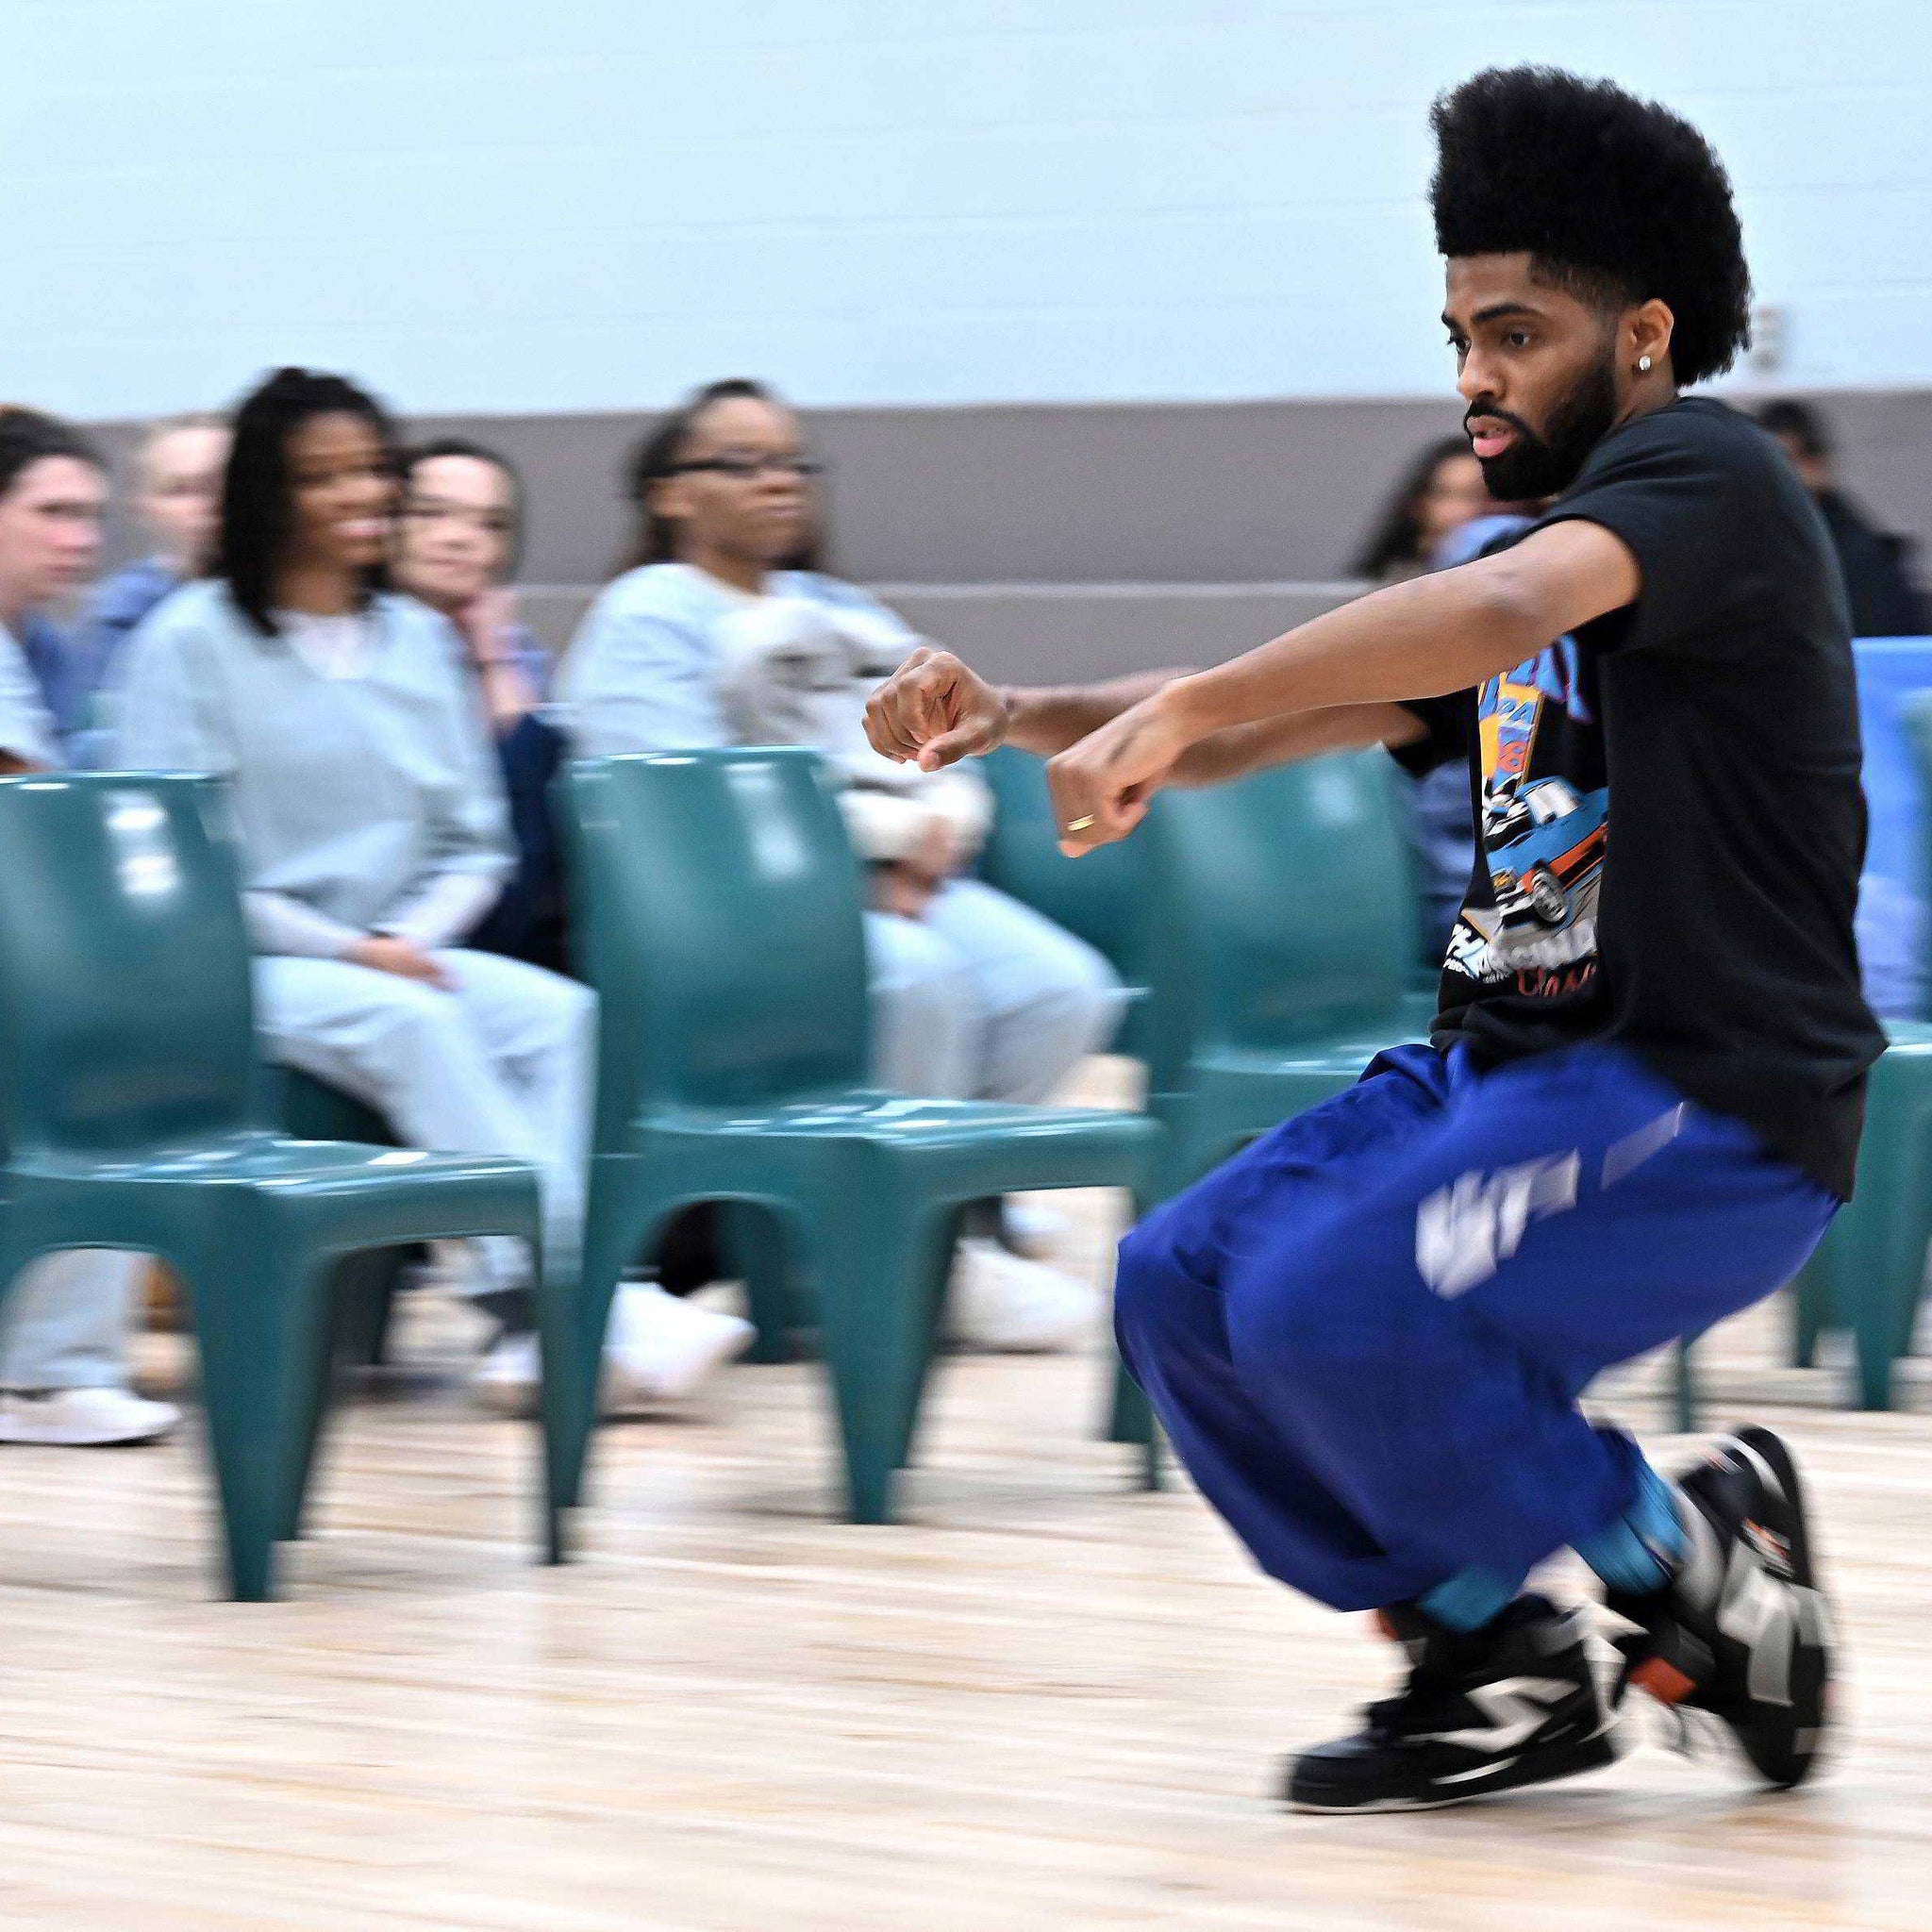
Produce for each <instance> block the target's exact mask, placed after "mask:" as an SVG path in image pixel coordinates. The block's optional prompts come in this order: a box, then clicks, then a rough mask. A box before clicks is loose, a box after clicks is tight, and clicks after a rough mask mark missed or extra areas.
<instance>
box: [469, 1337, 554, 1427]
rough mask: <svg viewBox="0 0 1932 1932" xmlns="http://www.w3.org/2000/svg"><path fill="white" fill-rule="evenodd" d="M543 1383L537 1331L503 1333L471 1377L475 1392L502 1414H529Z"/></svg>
mask: <svg viewBox="0 0 1932 1932" xmlns="http://www.w3.org/2000/svg"><path fill="white" fill-rule="evenodd" d="M542 1382H543V1352H542V1349H541V1346H540V1345H539V1343H538V1341H537V1331H536V1330H535V1329H534V1328H526V1329H525V1330H524V1331H523V1333H522V1334H520V1335H499V1336H498V1337H497V1338H496V1340H495V1341H493V1342H491V1344H490V1347H489V1348H488V1350H486V1351H485V1353H484V1357H483V1359H482V1360H481V1361H480V1362H478V1363H477V1364H476V1367H475V1372H474V1373H473V1374H471V1376H470V1389H471V1392H472V1393H473V1394H474V1395H475V1398H476V1400H477V1401H478V1402H480V1403H481V1404H482V1405H483V1406H484V1407H485V1408H493V1409H495V1410H496V1411H497V1412H498V1413H499V1414H502V1415H529V1414H531V1413H533V1412H534V1410H535V1409H536V1407H537V1391H538V1390H539V1389H540V1388H541V1386H542Z"/></svg>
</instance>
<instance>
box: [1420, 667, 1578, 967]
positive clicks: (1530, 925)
mask: <svg viewBox="0 0 1932 1932" xmlns="http://www.w3.org/2000/svg"><path fill="white" fill-rule="evenodd" d="M1577 673H1578V662H1577V655H1576V646H1575V644H1574V641H1572V640H1570V639H1568V638H1564V639H1562V640H1561V641H1558V642H1557V643H1556V644H1553V645H1551V646H1550V648H1549V649H1548V650H1545V651H1541V652H1539V653H1538V655H1537V656H1536V657H1534V658H1530V659H1529V660H1528V661H1527V662H1526V663H1524V664H1520V665H1518V666H1517V667H1516V668H1515V669H1514V670H1513V671H1508V672H1505V673H1504V674H1503V675H1502V676H1500V677H1496V678H1492V679H1491V681H1490V682H1489V683H1488V684H1487V685H1485V686H1484V688H1483V690H1482V692H1481V694H1480V697H1479V700H1478V704H1477V718H1478V722H1479V725H1480V732H1481V738H1480V754H1481V759H1482V811H1481V819H1480V822H1479V824H1478V825H1477V833H1478V837H1479V840H1480V844H1481V850H1482V861H1481V864H1482V870H1483V872H1484V873H1485V874H1487V880H1488V885H1489V889H1490V890H1489V892H1488V894H1487V898H1488V901H1489V903H1488V904H1483V903H1481V902H1480V896H1478V897H1476V898H1475V899H1474V900H1473V903H1471V904H1469V905H1467V906H1465V907H1464V908H1463V912H1462V917H1461V919H1460V921H1459V922H1458V923H1457V928H1456V933H1455V936H1454V938H1453V939H1452V940H1451V942H1450V947H1449V958H1448V964H1449V967H1450V969H1451V971H1453V972H1458V973H1462V974H1467V975H1468V976H1469V977H1470V978H1472V979H1476V980H1481V981H1485V982H1493V981H1497V980H1503V979H1508V978H1514V979H1515V980H1516V982H1517V985H1518V989H1519V990H1520V991H1524V992H1541V991H1550V992H1552V993H1555V992H1557V991H1574V990H1576V989H1577V988H1578V986H1579V985H1580V983H1581V982H1582V980H1583V979H1584V978H1585V977H1587V976H1588V975H1589V974H1593V972H1594V969H1595V961H1596V917H1597V899H1598V895H1599V892H1600V890H1601V887H1602V882H1603V867H1604V852H1605V847H1606V843H1607V837H1608V816H1609V789H1608V787H1607V785H1601V784H1599V785H1597V786H1595V787H1593V788H1586V787H1585V786H1582V785H1579V783H1578V782H1577V781H1576V779H1575V777H1574V774H1573V775H1564V776H1559V775H1557V773H1556V772H1555V771H1553V770H1551V769H1550V767H1551V766H1552V765H1554V764H1556V763H1557V762H1558V758H1557V746H1556V745H1555V744H1554V743H1552V742H1549V739H1550V726H1551V725H1552V724H1557V726H1559V727H1560V726H1562V725H1565V724H1569V723H1571V722H1572V721H1574V722H1577V723H1588V722H1591V719H1590V712H1589V708H1588V702H1587V699H1586V698H1585V696H1584V693H1583V691H1582V689H1581V682H1580V679H1579V677H1578V675H1577ZM1559 735H1560V734H1559ZM1540 754H1541V756H1540Z"/></svg>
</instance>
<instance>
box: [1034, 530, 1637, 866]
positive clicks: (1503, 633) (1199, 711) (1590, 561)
mask: <svg viewBox="0 0 1932 1932" xmlns="http://www.w3.org/2000/svg"><path fill="white" fill-rule="evenodd" d="M1641 588H1642V579H1641V572H1640V571H1639V569H1638V565H1637V559H1636V558H1635V557H1634V556H1632V554H1631V553H1630V551H1629V549H1628V548H1627V547H1626V546H1625V545H1624V541H1623V540H1622V539H1621V538H1618V537H1615V536H1613V535H1611V533H1610V532H1609V531H1608V530H1607V529H1605V528H1603V527H1602V525H1597V524H1591V523H1587V522H1576V521H1572V522H1569V523H1561V524H1553V525H1550V526H1549V527H1548V528H1546V529H1541V530H1539V531H1537V532H1536V534H1535V535H1534V536H1531V537H1527V538H1525V539H1524V541H1522V542H1521V543H1519V544H1517V545H1516V546H1515V548H1514V549H1511V550H1507V551H1504V552H1501V553H1500V554H1499V555H1497V556H1495V557H1486V558H1478V559H1477V560H1476V561H1475V562H1474V563H1465V564H1462V565H1459V566H1458V567H1457V568H1456V569H1454V570H1445V571H1439V572H1437V573H1436V574H1435V575H1433V576H1425V577H1417V578H1414V579H1412V580H1411V581H1410V582H1408V583H1406V584H1396V585H1393V586H1391V588H1390V589H1388V590H1386V591H1376V592H1374V594H1373V595H1372V596H1367V597H1363V598H1361V599H1360V600H1359V601H1358V602H1357V603H1354V604H1345V605H1343V606H1342V607H1341V609H1339V610H1330V611H1327V612H1325V613H1324V615H1322V616H1320V617H1317V618H1314V619H1312V620H1311V621H1310V622H1309V623H1307V624H1304V625H1298V626H1297V627H1296V628H1295V629H1293V630H1291V631H1289V632H1287V633H1286V634H1285V635H1284V636H1282V637H1278V638H1275V639H1274V641H1272V642H1269V643H1265V644H1262V645H1260V646H1259V647H1258V648H1257V649H1256V650H1253V651H1250V652H1248V653H1247V654H1246V655H1245V656H1244V657H1241V658H1234V659H1232V660H1231V661H1230V662H1228V663H1226V664H1223V665H1220V666H1218V667H1217V668H1216V669H1214V670H1212V671H1202V672H1197V673H1196V674H1195V675H1192V676H1191V677H1179V678H1176V679H1174V682H1173V683H1172V684H1168V685H1165V686H1163V687H1162V688H1161V689H1160V690H1159V691H1156V692H1155V693H1154V695H1153V696H1152V697H1150V698H1146V699H1144V700H1142V702H1141V703H1140V704H1138V705H1136V706H1135V707H1134V708H1132V709H1131V710H1128V711H1123V712H1122V713H1121V715H1120V716H1119V717H1117V718H1115V719H1113V720H1112V721H1111V722H1110V723H1108V724H1103V725H1101V726H1100V728H1099V729H1098V730H1096V731H1093V732H1091V733H1089V735H1088V736H1087V737H1085V738H1083V739H1082V740H1081V741H1079V742H1078V743H1077V744H1074V745H1072V746H1070V747H1069V748H1068V749H1067V750H1065V751H1063V752H1061V753H1060V754H1059V755H1058V757H1057V758H1055V759H1054V760H1053V762H1052V764H1051V765H1050V766H1049V767H1048V778H1049V780H1050V782H1051V784H1052V786H1053V794H1054V807H1055V815H1056V816H1057V817H1058V820H1059V823H1060V827H1061V830H1062V832H1063V833H1064V835H1065V837H1064V839H1063V841H1062V843H1063V845H1064V847H1065V849H1066V850H1067V851H1069V852H1071V853H1079V852H1084V851H1088V850H1091V848H1092V847H1093V846H1095V845H1105V844H1108V843H1109V842H1110V841H1113V840H1115V839H1122V838H1124V837H1125V836H1126V835H1127V833H1128V832H1130V831H1132V830H1133V828H1134V827H1135V825H1137V824H1140V822H1141V818H1142V817H1143V816H1144V815H1145V813H1146V810H1147V801H1148V799H1149V798H1151V797H1152V796H1153V794H1154V793H1155V792H1156V791H1158V790H1159V788H1160V787H1161V786H1162V785H1165V784H1167V783H1169V782H1170V781H1171V780H1172V778H1173V776H1174V771H1175V768H1176V767H1177V766H1178V765H1179V764H1180V761H1181V760H1182V758H1185V757H1186V755H1187V754H1188V753H1189V752H1190V751H1191V750H1192V749H1193V748H1194V747H1195V746H1197V745H1198V744H1200V743H1201V742H1202V741H1203V740H1205V739H1208V738H1211V737H1212V736H1213V735H1214V734H1215V733H1217V732H1221V731H1226V730H1230V729H1237V728H1240V727H1241V726H1243V725H1254V724H1261V723H1262V722H1264V721H1265V720H1268V719H1271V718H1278V717H1280V716H1282V715H1283V714H1284V713H1291V712H1300V711H1319V710H1326V709H1330V708H1340V707H1343V706H1356V705H1364V704H1386V703H1391V702H1399V701H1400V700H1402V699H1405V698H1424V697H1438V696H1441V695H1443V694H1445V693H1447V692H1449V691H1465V690H1467V689H1469V688H1470V687H1471V686H1472V685H1477V684H1481V683H1482V682H1484V680H1486V679H1488V678H1490V677H1493V676H1495V675H1497V674H1498V673H1499V672H1503V671H1507V670H1508V669H1509V667H1510V666H1511V665H1513V664H1520V663H1522V662H1523V661H1524V659H1525V658H1532V657H1534V656H1535V655H1536V653H1537V652H1538V651H1540V650H1541V649H1543V648H1544V647H1545V646H1546V645H1548V644H1550V643H1552V642H1554V641H1556V640H1557V638H1559V637H1561V636H1562V635H1563V634H1564V633H1565V632H1566V631H1571V630H1574V629H1575V627H1576V626H1577V625H1581V624H1585V623H1588V622H1589V621H1590V620H1591V618H1593V617H1601V616H1603V615H1604V614H1605V613H1606V612H1607V611H1611V610H1617V609H1621V608H1624V606H1625V605H1627V604H1629V603H1631V602H1633V601H1634V600H1635V598H1636V596H1637V594H1638V592H1639V591H1640V590H1641Z"/></svg>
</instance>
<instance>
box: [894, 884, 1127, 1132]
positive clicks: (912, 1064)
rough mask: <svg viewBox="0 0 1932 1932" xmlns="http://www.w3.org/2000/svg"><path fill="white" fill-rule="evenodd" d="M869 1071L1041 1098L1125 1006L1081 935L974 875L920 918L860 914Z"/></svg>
mask: <svg viewBox="0 0 1932 1932" xmlns="http://www.w3.org/2000/svg"><path fill="white" fill-rule="evenodd" d="M865 937H866V952H867V956H868V961H869V965H870V969H871V975H872V1016H873V1065H874V1078H876V1079H877V1080H878V1082H879V1084H880V1085H881V1086H883V1087H885V1088H888V1089H889V1090H891V1091H892V1092H895V1093H915V1094H929V1095H932V1096H933V1097H935V1098H938V1099H944V1100H1008V1101H1016V1100H1017V1101H1028V1102H1039V1101H1044V1100H1047V1099H1049V1098H1051V1096H1052V1095H1053V1093H1054V1091H1055V1090H1056V1089H1057V1088H1058V1086H1059V1084H1060V1082H1061V1081H1063V1080H1064V1079H1065V1078H1066V1077H1067V1075H1068V1074H1071V1073H1072V1072H1073V1070H1074V1068H1075V1067H1076V1066H1078V1065H1079V1064H1080V1062H1081V1060H1082V1059H1084V1058H1086V1057H1087V1055H1089V1054H1090V1053H1094V1052H1097V1051H1098V1050H1099V1049H1100V1048H1102V1047H1104V1046H1105V1045H1106V1044H1107V1043H1108V1041H1109V1040H1110V1039H1111V1038H1112V1037H1113V1033H1114V1030H1115V1028H1116V1027H1117V1026H1118V1025H1119V1024H1120V1020H1121V1014H1122V1011H1123V1009H1124V1006H1125V1003H1126V995H1125V993H1124V991H1123V990H1122V987H1121V983H1120V980H1119V978H1118V977H1117V976H1116V975H1115V973H1114V970H1113V968H1112V967H1111V966H1109V965H1108V963H1107V961H1106V960H1105V959H1103V958H1101V957H1100V955H1099V954H1098V953H1096V952H1095V951H1094V950H1093V948H1092V947H1091V946H1090V945H1088V944H1087V942H1086V941H1084V940H1078V939H1075V938H1074V935H1073V934H1072V933H1070V932H1067V931H1065V930H1063V929H1062V928H1061V927H1059V926H1058V925H1056V924H1054V923H1053V922H1052V921H1051V920H1050V919H1046V918H1044V917H1042V916H1041V914H1040V913H1038V912H1036V911H1034V910H1033V908H1031V907H1030V906H1023V905H1022V904H1021V903H1020V901H1019V900H1017V899H1013V898H1009V897H1008V895H1007V894H1006V893H1005V892H999V891H994V890H993V889H992V887H991V886H988V885H984V884H982V883H981V882H980V881H979V880H977V879H955V880H954V881H953V882H952V883H951V884H950V885H948V886H946V887H945V888H943V889H942V890H941V891H940V892H939V893H937V894H936V895H935V896H934V898H933V901H932V904H931V905H930V906H929V907H928V908H926V912H925V916H924V918H922V919H904V918H901V917H900V916H899V915H897V914H896V913H890V912H868V913H867V914H866V916H865Z"/></svg>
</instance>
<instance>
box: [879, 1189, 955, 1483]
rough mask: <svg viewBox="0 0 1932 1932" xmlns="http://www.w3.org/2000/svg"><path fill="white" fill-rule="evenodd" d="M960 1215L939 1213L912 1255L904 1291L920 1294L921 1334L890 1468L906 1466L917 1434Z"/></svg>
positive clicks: (935, 1355)
mask: <svg viewBox="0 0 1932 1932" xmlns="http://www.w3.org/2000/svg"><path fill="white" fill-rule="evenodd" d="M962 1218H963V1217H962V1215H961V1214H952V1215H944V1214H942V1215H940V1216H938V1217H937V1218H936V1221H935V1224H934V1231H933V1239H932V1240H931V1241H930V1242H929V1243H928V1244H927V1247H926V1249H925V1252H924V1255H921V1256H915V1257H914V1272H913V1274H911V1275H909V1276H908V1282H907V1286H908V1291H912V1292H918V1293H922V1294H924V1309H923V1313H924V1324H925V1325H924V1336H923V1339H922V1341H921V1342H920V1346H919V1350H918V1354H917V1365H916V1367H915V1369H914V1371H913V1376H912V1382H911V1386H910V1387H909V1388H908V1390H907V1391H906V1403H905V1407H904V1409H903V1411H902V1413H901V1415H900V1419H899V1443H898V1448H897V1449H896V1451H895V1452H894V1454H893V1457H892V1467H893V1468H894V1469H910V1468H911V1467H912V1454H913V1449H914V1446H915V1445H916V1443H917V1441H918V1437H919V1418H920V1416H921V1414H922V1413H923V1412H924V1404H925V1391H926V1389H927V1386H928V1385H929V1383H930V1382H931V1380H932V1365H933V1363H934V1361H935V1360H936V1359H937V1358H938V1357H939V1352H940V1343H941V1333H940V1330H941V1323H942V1322H943V1321H944V1319H945V1310H946V1285H947V1283H948V1282H949V1281H950V1280H951V1278H952V1274H953V1257H954V1254H955V1253H956V1251H957V1250H958V1245H959V1234H960V1227H961V1222H962Z"/></svg>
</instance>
